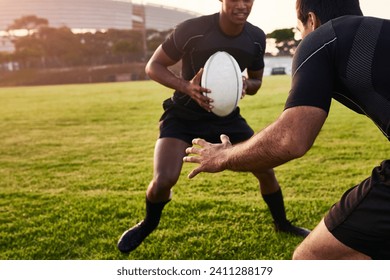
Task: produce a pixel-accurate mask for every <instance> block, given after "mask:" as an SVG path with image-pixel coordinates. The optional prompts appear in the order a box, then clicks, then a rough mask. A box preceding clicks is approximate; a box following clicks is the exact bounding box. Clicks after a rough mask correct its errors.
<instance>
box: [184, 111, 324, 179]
mask: <svg viewBox="0 0 390 280" xmlns="http://www.w3.org/2000/svg"><path fill="white" fill-rule="evenodd" d="M326 117H327V113H326V112H325V111H323V110H322V109H319V108H316V107H309V106H300V107H293V108H290V109H287V110H285V111H284V112H283V113H282V115H281V116H280V117H279V118H278V119H277V120H276V121H275V122H274V123H272V124H271V125H270V126H268V127H266V128H265V129H264V130H262V131H261V132H259V133H257V134H256V135H254V136H253V137H252V138H250V139H249V140H247V141H245V142H242V143H240V144H237V145H235V146H232V145H231V144H230V142H229V138H228V137H227V136H225V135H224V136H221V140H222V144H211V143H208V142H206V141H204V140H202V139H194V141H193V144H195V145H199V146H200V148H197V147H191V148H188V149H187V150H186V152H187V153H188V154H195V155H197V156H187V157H185V158H184V161H185V162H193V163H199V164H200V166H199V167H197V168H195V169H194V170H193V171H192V172H191V173H190V174H189V178H193V177H195V176H196V175H197V174H199V173H200V172H220V171H223V170H226V169H228V170H233V171H251V172H255V171H257V172H258V171H265V170H267V169H270V168H273V167H276V166H278V165H281V164H283V163H286V162H288V161H290V160H292V159H295V158H299V157H301V156H303V155H304V154H305V153H306V152H307V151H308V150H309V149H310V148H311V146H312V145H313V143H314V140H315V138H316V137H317V135H318V133H319V132H320V130H321V127H322V126H323V124H324V122H325V120H326Z"/></svg>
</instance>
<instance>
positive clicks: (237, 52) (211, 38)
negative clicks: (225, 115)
mask: <svg viewBox="0 0 390 280" xmlns="http://www.w3.org/2000/svg"><path fill="white" fill-rule="evenodd" d="M162 48H163V50H164V51H165V52H166V54H167V55H168V56H169V57H170V58H171V59H173V60H175V61H179V60H180V59H181V60H182V73H181V75H182V77H183V78H184V79H185V80H191V79H192V78H193V77H194V76H195V74H196V73H197V72H198V71H199V70H200V68H202V67H203V66H204V64H205V63H206V61H207V59H208V58H209V57H210V56H211V55H212V54H214V53H215V52H217V51H226V52H228V53H229V54H230V55H232V56H233V57H234V58H235V59H236V61H237V62H238V64H239V65H240V68H241V71H244V70H245V69H248V70H252V71H257V70H261V69H263V68H264V59H263V57H264V52H265V34H264V32H263V31H262V30H261V29H260V28H258V27H256V26H254V25H252V24H250V23H249V22H246V24H245V27H244V29H243V31H242V32H241V34H239V35H238V36H228V35H226V34H224V33H223V32H222V31H221V29H220V27H219V13H216V14H212V15H207V16H201V17H197V18H193V19H189V20H187V21H184V22H183V23H181V24H179V25H178V26H177V27H176V28H175V29H174V31H173V32H172V33H171V34H170V36H169V37H168V38H167V39H166V40H165V42H164V43H163V44H162ZM174 101H175V102H176V103H178V104H180V105H182V106H185V107H186V108H187V109H191V110H193V111H196V112H199V113H202V114H205V112H206V111H205V110H204V109H203V108H201V107H200V106H199V105H198V104H197V103H196V102H195V101H193V100H192V99H191V98H190V97H189V96H187V95H185V94H183V93H180V92H175V93H174ZM210 114H211V113H210Z"/></svg>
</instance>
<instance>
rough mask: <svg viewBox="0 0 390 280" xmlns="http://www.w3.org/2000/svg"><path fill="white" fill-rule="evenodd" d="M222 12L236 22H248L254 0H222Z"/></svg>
mask: <svg viewBox="0 0 390 280" xmlns="http://www.w3.org/2000/svg"><path fill="white" fill-rule="evenodd" d="M220 1H221V2H222V13H223V14H224V15H225V16H226V18H228V19H229V20H230V22H232V23H234V24H243V23H245V22H246V20H247V18H248V16H249V14H250V12H251V10H252V6H253V2H254V0H220Z"/></svg>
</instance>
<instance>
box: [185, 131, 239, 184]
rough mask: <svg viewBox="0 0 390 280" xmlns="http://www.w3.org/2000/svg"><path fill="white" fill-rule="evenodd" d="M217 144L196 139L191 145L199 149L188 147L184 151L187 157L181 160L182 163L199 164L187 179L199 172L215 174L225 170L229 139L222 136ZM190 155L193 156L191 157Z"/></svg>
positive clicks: (229, 144)
mask: <svg viewBox="0 0 390 280" xmlns="http://www.w3.org/2000/svg"><path fill="white" fill-rule="evenodd" d="M221 142H222V143H219V144H212V143H209V142H207V141H205V140H203V139H200V138H196V139H194V140H192V144H193V145H196V146H199V147H194V146H192V147H190V148H187V149H186V153H187V154H188V156H186V157H184V158H183V161H184V162H192V163H198V164H200V165H199V167H197V168H195V169H193V170H192V171H191V172H190V174H189V175H188V178H190V179H191V178H193V177H195V176H196V175H198V174H199V173H201V172H208V173H217V172H221V171H223V170H225V169H226V159H227V157H226V153H225V152H226V151H227V150H228V149H230V148H231V147H232V144H231V143H230V140H229V137H228V136H226V135H224V134H222V135H221ZM190 154H193V156H191V155H190Z"/></svg>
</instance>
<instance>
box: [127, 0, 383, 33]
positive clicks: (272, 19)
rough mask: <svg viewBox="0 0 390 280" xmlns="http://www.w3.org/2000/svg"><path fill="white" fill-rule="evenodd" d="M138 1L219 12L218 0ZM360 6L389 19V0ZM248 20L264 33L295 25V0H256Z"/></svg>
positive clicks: (368, 1)
mask: <svg viewBox="0 0 390 280" xmlns="http://www.w3.org/2000/svg"><path fill="white" fill-rule="evenodd" d="M133 2H136V1H133ZM138 2H143V3H145V4H147V3H150V4H157V5H163V6H171V7H176V8H181V9H186V10H190V11H195V12H198V13H201V14H211V13H214V12H219V10H220V7H221V3H220V2H219V1H218V0H139V1H138ZM360 7H361V8H362V11H363V13H364V14H365V15H367V16H375V17H382V18H389V19H390V1H389V0H360ZM248 20H249V21H250V22H251V23H253V24H255V25H257V26H259V27H260V28H261V29H263V30H264V32H265V33H271V32H272V31H274V30H275V29H283V28H291V27H296V25H297V21H296V14H295V0H267V1H265V0H256V1H255V3H254V5H253V8H252V13H251V15H250V17H249V19H248Z"/></svg>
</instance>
